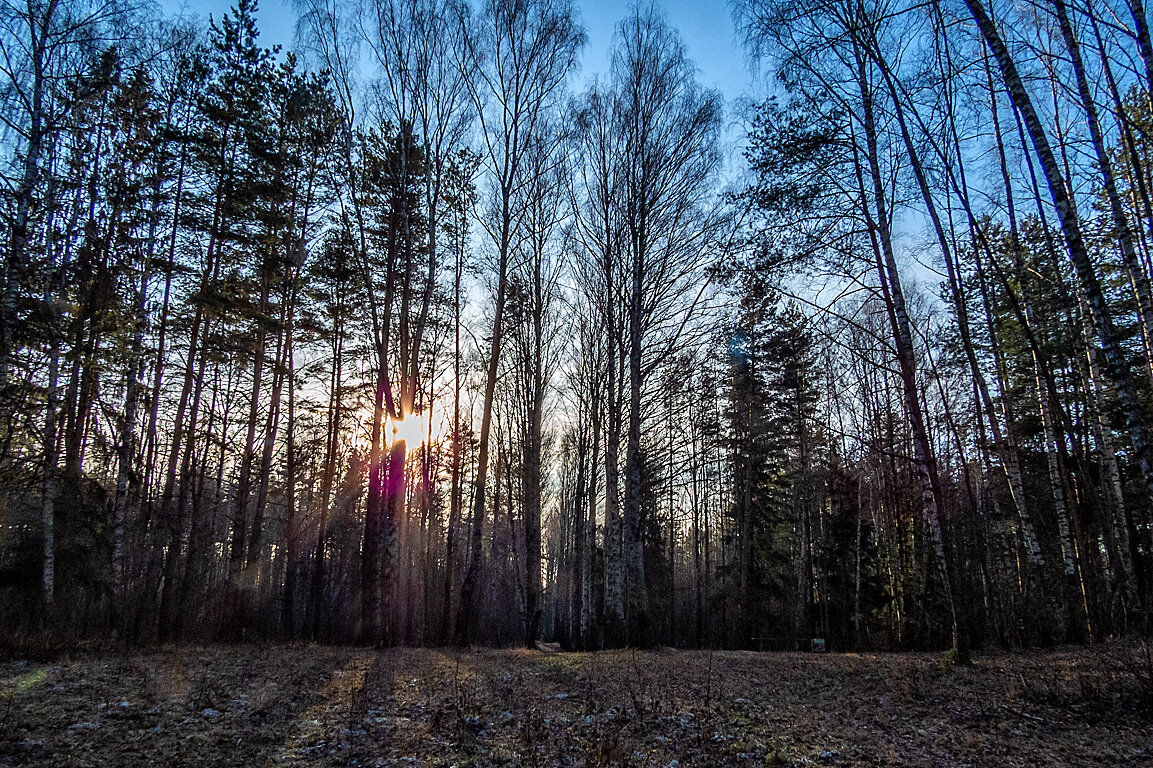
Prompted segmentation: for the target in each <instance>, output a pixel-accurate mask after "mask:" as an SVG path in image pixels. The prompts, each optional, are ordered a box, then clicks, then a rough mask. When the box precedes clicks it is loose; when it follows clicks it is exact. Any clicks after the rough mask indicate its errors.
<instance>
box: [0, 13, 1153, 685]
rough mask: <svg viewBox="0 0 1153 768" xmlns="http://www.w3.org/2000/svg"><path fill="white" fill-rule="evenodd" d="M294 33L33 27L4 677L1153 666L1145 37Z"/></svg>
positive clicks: (7, 338)
mask: <svg viewBox="0 0 1153 768" xmlns="http://www.w3.org/2000/svg"><path fill="white" fill-rule="evenodd" d="M293 7H294V9H295V11H296V14H297V19H296V34H295V38H294V40H295V42H294V44H293V46H292V50H283V49H281V48H279V47H277V46H273V47H265V46H264V44H263V43H262V42H261V37H260V30H259V29H258V25H257V21H256V19H257V4H256V0H238V1H237V3H236V5H235V6H234V7H233V8H231V10H229V11H228V12H227V13H224V14H223V15H220V16H219V17H216V18H213V19H212V20H211V21H207V20H204V21H198V20H190V19H189V18H188V17H185V16H176V15H172V14H169V13H166V12H164V11H163V10H161V9H160V8H159V7H157V6H154V5H150V4H147V3H145V2H143V1H142V0H3V3H2V4H0V126H2V127H0V130H2V135H3V143H2V144H0V187H2V189H0V242H2V243H3V246H2V247H3V254H4V257H3V276H2V283H0V651H2V652H5V653H16V652H19V649H21V648H27V647H29V646H31V645H35V644H37V643H40V644H42V645H50V646H53V647H69V646H71V645H75V644H77V643H82V642H88V641H92V640H94V639H100V640H104V641H111V642H118V643H128V644H144V645H151V644H156V643H166V642H174V641H187V642H211V641H231V640H268V641H273V640H276V641H280V640H311V641H317V642H324V643H337V644H343V643H357V644H366V645H372V646H397V645H405V646H413V645H416V646H438V645H447V646H467V645H476V644H482V645H497V646H526V647H530V648H532V647H536V646H537V644H538V643H540V642H548V643H557V644H559V647H560V648H562V649H571V650H596V649H612V648H623V647H632V648H649V647H653V646H667V647H681V648H716V649H745V650H785V651H793V650H808V649H809V648H810V647H812V645H811V644H812V643H814V642H815V640H816V639H819V640H820V641H821V642H823V643H824V644H825V647H826V648H828V649H829V650H837V651H849V650H869V651H889V650H905V651H910V650H935V651H945V650H949V651H950V652H951V653H952V654H954V655H955V656H954V657H955V658H958V659H963V658H964V657H966V656H967V655H968V653H969V652H970V650H972V649H982V648H1019V647H1025V646H1048V645H1053V644H1057V643H1094V642H1098V641H1101V640H1105V639H1108V638H1115V637H1122V636H1131V637H1133V636H1141V635H1143V634H1145V633H1147V632H1148V631H1149V629H1150V626H1151V624H1150V619H1151V618H1153V287H1151V283H1153V40H1151V37H1150V31H1149V22H1148V16H1147V14H1146V10H1145V8H1144V6H1143V2H1142V0H1035V2H1031V3H1008V2H1004V0H1001V1H1000V2H993V0H928V1H927V2H909V1H907V0H738V1H737V2H735V4H733V5H731V6H729V7H721V4H719V3H718V8H717V12H718V13H726V14H731V17H732V19H733V24H734V26H735V28H736V29H737V32H738V37H739V40H734V41H733V45H734V47H736V46H741V47H742V48H743V53H744V55H745V56H746V57H747V61H748V62H749V63H750V66H751V67H752V72H753V74H752V75H751V76H752V77H756V78H758V79H759V80H758V81H759V82H761V83H762V86H761V87H760V88H759V90H758V91H757V92H758V93H760V94H761V96H759V97H756V98H753V97H748V98H744V99H741V100H737V101H735V102H734V103H725V100H724V99H722V97H721V95H720V93H719V92H718V91H716V90H713V89H710V88H708V87H705V86H704V85H702V83H701V82H700V77H699V71H698V69H697V65H696V63H695V62H694V61H693V60H692V58H691V57H690V55H689V53H688V49H687V47H686V45H685V43H684V41H683V39H682V38H681V36H680V33H679V32H678V31H677V30H676V29H674V28H673V27H672V25H671V23H670V21H669V18H668V16H667V14H666V13H665V12H664V11H663V10H662V9H661V7H660V6H659V5H658V4H656V3H654V2H650V0H638V2H637V3H636V4H634V5H632V6H630V7H629V8H627V9H625V8H622V9H621V10H620V13H619V15H620V19H619V21H618V23H617V26H616V33H615V35H614V37H613V41H612V46H613V47H612V50H611V65H610V66H609V67H608V69H607V70H606V72H605V73H604V74H603V75H598V76H595V77H588V78H585V77H582V75H581V72H580V67H579V65H580V62H581V60H582V56H584V54H585V47H586V45H587V35H586V33H585V31H584V28H583V26H582V9H581V8H580V7H579V6H578V4H576V3H575V2H574V1H573V0H474V2H472V3H470V2H468V0H362V1H361V2H354V1H353V0H294V5H293ZM597 53H598V54H599V53H600V52H597ZM734 126H735V128H734ZM709 658H710V662H709V663H710V664H711V663H712V662H711V657H709Z"/></svg>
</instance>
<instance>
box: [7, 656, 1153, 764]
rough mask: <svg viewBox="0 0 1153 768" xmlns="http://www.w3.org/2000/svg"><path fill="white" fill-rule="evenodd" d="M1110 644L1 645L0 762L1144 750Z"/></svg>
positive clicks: (600, 760) (1056, 754)
mask: <svg viewBox="0 0 1153 768" xmlns="http://www.w3.org/2000/svg"><path fill="white" fill-rule="evenodd" d="M1117 653H1118V651H1117V648H1116V647H1114V648H1109V649H1099V648H1098V649H1094V648H1088V649H1086V648H1076V649H1061V650H1058V651H1052V652H1047V653H1036V652H1030V653H1022V654H1015V655H1004V654H1000V655H991V656H986V657H984V658H980V659H979V660H978V661H979V663H978V666H976V667H975V668H946V667H943V666H942V665H941V664H940V662H939V659H938V658H937V657H935V656H933V655H930V654H909V655H895V654H893V655H872V656H870V655H860V656H858V655H847V656H837V655H811V654H754V653H744V652H707V651H683V652H682V651H660V652H651V653H634V652H631V651H617V652H603V653H599V654H565V653H556V652H526V651H521V650H515V651H514V650H509V651H502V650H475V651H455V650H454V651H443V650H414V649H395V650H387V651H384V652H380V653H377V652H374V651H369V650H365V649H354V648H326V647H314V646H303V645H298V646H271V647H263V648H255V647H246V646H232V647H214V648H208V649H199V648H168V649H162V650H158V651H152V652H147V653H142V654H140V655H138V656H134V657H106V658H93V659H87V660H83V661H71V662H66V663H60V664H54V665H30V664H16V663H14V664H6V665H0V717H2V718H3V719H0V766H4V765H21V766H24V765H27V766H93V767H97V766H112V765H132V766H134V768H135V766H148V765H165V766H195V767H196V768H207V766H213V765H250V766H285V767H288V768H303V767H305V766H307V767H309V768H312V767H314V766H315V767H318V768H319V767H320V766H353V765H355V766H445V767H446V768H447V767H448V766H477V765H479V766H636V767H638V768H639V767H640V766H646V767H647V766H654V767H657V766H659V767H660V768H669V767H670V766H676V767H677V768H685V767H687V766H694V765H699V766H751V765H758V766H764V765H818V766H820V765H825V766H841V767H844V768H851V767H855V766H871V765H908V766H954V765H955V766H962V765H998V766H1001V765H1004V766H1014V765H1017V766H1026V765H1028V766H1032V765H1052V766H1057V765H1086V766H1088V765H1153V758H1151V757H1150V754H1149V752H1148V751H1147V750H1148V749H1149V746H1148V745H1149V744H1150V743H1153V737H1151V729H1150V723H1149V720H1148V719H1147V714H1143V713H1140V712H1138V711H1137V710H1136V709H1135V708H1134V707H1133V706H1132V703H1133V701H1135V699H1133V696H1134V695H1136V693H1134V690H1136V689H1132V685H1136V684H1138V683H1139V682H1140V680H1139V679H1137V683H1132V684H1131V683H1130V682H1129V681H1128V678H1126V677H1124V675H1123V673H1122V672H1119V671H1118V665H1117V664H1116V662H1115V658H1114V657H1116V655H1117ZM1138 692H1139V691H1138ZM5 711H7V714H6V715H5V714H4V712H5Z"/></svg>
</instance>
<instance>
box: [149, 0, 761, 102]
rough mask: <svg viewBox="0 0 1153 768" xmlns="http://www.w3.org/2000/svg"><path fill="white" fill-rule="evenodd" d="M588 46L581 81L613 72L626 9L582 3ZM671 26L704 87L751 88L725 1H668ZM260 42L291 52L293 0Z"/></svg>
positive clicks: (219, 1) (264, 5)
mask: <svg viewBox="0 0 1153 768" xmlns="http://www.w3.org/2000/svg"><path fill="white" fill-rule="evenodd" d="M161 1H162V4H163V7H164V8H165V9H166V10H167V11H168V12H169V13H176V12H180V11H182V10H183V12H185V13H187V14H189V15H195V16H199V17H201V18H202V19H204V20H205V22H207V20H208V16H209V15H210V14H211V15H212V16H213V17H215V18H217V19H219V18H220V17H221V16H222V15H223V14H224V13H225V12H226V11H227V10H228V9H229V7H231V6H232V5H234V4H235V0H161ZM577 6H578V8H580V12H581V18H582V21H583V23H584V26H585V30H586V32H587V33H588V36H589V44H588V46H587V47H586V48H585V54H584V61H583V65H582V68H581V74H580V76H579V78H578V80H579V81H584V80H585V79H586V78H587V77H590V76H592V75H593V74H598V73H604V72H605V71H606V70H607V69H608V61H609V51H610V50H611V47H612V37H613V31H614V29H615V28H616V24H617V22H618V21H620V19H621V18H622V17H623V16H624V14H625V13H626V12H627V4H626V3H622V2H614V1H613V0H583V1H582V0H577ZM663 6H664V8H665V11H666V12H667V13H668V16H669V21H670V22H671V24H672V26H673V27H675V28H676V29H677V30H678V31H679V32H680V34H681V37H682V38H683V39H684V41H685V45H686V47H687V48H688V52H689V55H690V57H692V59H693V61H695V62H696V65H697V67H698V68H699V70H700V79H701V83H702V85H705V86H708V87H711V88H717V89H719V90H720V91H721V93H722V94H723V95H724V97H725V102H726V103H727V104H731V103H732V101H733V100H734V99H735V98H737V97H738V96H740V95H741V94H743V93H745V92H747V91H749V89H750V85H749V83H750V76H749V74H748V71H747V69H746V67H745V59H744V54H743V52H742V50H741V47H740V45H739V43H738V41H737V39H736V37H735V35H734V32H733V24H732V18H731V16H730V14H729V10H728V8H727V7H726V4H725V3H724V2H723V0H721V1H718V0H697V1H696V2H693V0H665V2H664V3H663ZM258 18H259V22H260V31H261V41H262V42H263V44H264V45H266V46H272V45H274V44H278V43H279V44H280V45H282V46H283V47H284V48H291V46H292V36H293V26H294V23H295V18H296V16H295V13H294V11H293V10H292V6H291V0H260V10H259V12H258Z"/></svg>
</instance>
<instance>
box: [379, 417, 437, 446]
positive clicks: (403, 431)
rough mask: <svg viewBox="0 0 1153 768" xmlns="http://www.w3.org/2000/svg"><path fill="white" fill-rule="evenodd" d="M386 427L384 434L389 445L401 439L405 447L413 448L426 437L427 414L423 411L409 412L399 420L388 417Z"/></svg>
mask: <svg viewBox="0 0 1153 768" xmlns="http://www.w3.org/2000/svg"><path fill="white" fill-rule="evenodd" d="M388 427H389V429H388V430H387V431H386V432H385V434H386V436H387V439H388V444H389V445H390V446H391V445H392V444H393V443H395V442H396V441H397V440H403V441H404V443H405V445H406V446H407V447H409V448H415V447H417V446H418V445H421V444H422V443H424V441H425V440H427V439H428V415H427V414H425V413H410V414H408V415H407V416H405V417H404V418H403V419H400V420H399V421H394V420H393V419H389V420H388Z"/></svg>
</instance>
